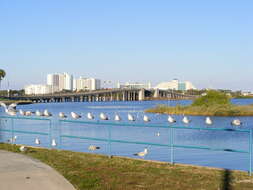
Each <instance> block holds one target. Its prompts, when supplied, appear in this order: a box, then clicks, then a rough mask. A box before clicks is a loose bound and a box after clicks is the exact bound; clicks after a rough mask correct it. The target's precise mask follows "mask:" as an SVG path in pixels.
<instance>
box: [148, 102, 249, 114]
mask: <svg viewBox="0 0 253 190" xmlns="http://www.w3.org/2000/svg"><path fill="white" fill-rule="evenodd" d="M146 112H150V113H164V114H176V115H180V114H184V115H203V116H253V105H233V104H229V105H218V104H214V105H212V106H208V107H207V106H193V105H189V106H182V105H177V106H166V105H158V106H157V107H155V108H151V109H148V110H146Z"/></svg>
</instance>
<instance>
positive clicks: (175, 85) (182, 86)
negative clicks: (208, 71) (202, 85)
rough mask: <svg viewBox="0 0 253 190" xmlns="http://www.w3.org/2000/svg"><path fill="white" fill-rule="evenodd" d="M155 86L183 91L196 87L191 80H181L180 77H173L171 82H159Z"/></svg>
mask: <svg viewBox="0 0 253 190" xmlns="http://www.w3.org/2000/svg"><path fill="white" fill-rule="evenodd" d="M155 88H156V89H161V90H182V91H186V90H191V89H194V90H195V89H196V88H195V86H194V85H193V84H192V83H191V82H189V81H185V82H180V81H179V80H178V79H173V80H172V81H170V82H162V83H160V84H158V85H157V86H156V87H155Z"/></svg>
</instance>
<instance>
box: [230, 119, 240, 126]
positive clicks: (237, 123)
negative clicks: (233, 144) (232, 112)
mask: <svg viewBox="0 0 253 190" xmlns="http://www.w3.org/2000/svg"><path fill="white" fill-rule="evenodd" d="M231 125H234V126H240V125H242V122H241V121H240V120H239V119H234V120H233V121H232V122H231Z"/></svg>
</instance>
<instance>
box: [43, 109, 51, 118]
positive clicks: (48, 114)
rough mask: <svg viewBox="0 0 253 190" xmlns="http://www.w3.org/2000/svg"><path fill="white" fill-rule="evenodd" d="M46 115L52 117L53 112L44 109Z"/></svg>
mask: <svg viewBox="0 0 253 190" xmlns="http://www.w3.org/2000/svg"><path fill="white" fill-rule="evenodd" d="M44 116H46V117H50V116H52V114H51V113H50V112H49V111H48V110H45V111H44Z"/></svg>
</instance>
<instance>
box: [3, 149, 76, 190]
mask: <svg viewBox="0 0 253 190" xmlns="http://www.w3.org/2000/svg"><path fill="white" fill-rule="evenodd" d="M0 189H1V190H2V189H3V190H75V189H74V187H73V186H72V185H71V184H70V183H69V182H68V181H67V180H66V179H65V178H64V177H63V176H61V175H60V174H59V173H57V172H56V171H55V170H54V169H52V168H51V167H49V166H48V165H45V164H43V163H41V162H40V161H38V160H35V159H32V158H30V157H27V156H25V155H22V154H18V153H12V152H7V151H3V150H0Z"/></svg>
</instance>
